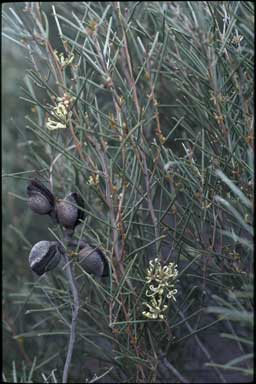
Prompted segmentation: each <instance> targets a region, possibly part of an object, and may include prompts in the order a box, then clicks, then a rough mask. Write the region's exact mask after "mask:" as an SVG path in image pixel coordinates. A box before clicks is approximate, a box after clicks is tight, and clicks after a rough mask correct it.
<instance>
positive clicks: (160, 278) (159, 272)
mask: <svg viewBox="0 0 256 384" xmlns="http://www.w3.org/2000/svg"><path fill="white" fill-rule="evenodd" d="M177 275H178V270H177V265H176V264H174V263H169V264H168V265H165V266H162V265H161V263H160V261H159V259H157V258H156V259H154V260H151V261H150V262H149V268H148V269H147V274H146V284H147V286H148V289H147V290H146V296H147V297H148V298H149V302H147V303H146V302H145V303H143V304H145V305H146V306H147V310H146V311H143V312H142V314H143V315H144V316H145V317H147V318H149V319H163V318H164V312H165V311H166V310H167V308H168V305H167V304H165V303H166V299H173V300H176V299H175V295H176V293H177V289H175V288H174V283H175V279H176V277H177Z"/></svg>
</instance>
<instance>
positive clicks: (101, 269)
mask: <svg viewBox="0 0 256 384" xmlns="http://www.w3.org/2000/svg"><path fill="white" fill-rule="evenodd" d="M78 260H79V263H80V265H81V266H82V268H83V269H84V270H85V271H86V272H87V273H90V274H93V275H96V276H108V275H109V265H108V262H107V260H106V257H105V256H104V254H103V253H102V252H101V250H100V249H98V248H92V247H91V246H90V245H89V244H86V245H85V246H84V247H83V248H82V249H81V250H80V252H79V254H78Z"/></svg>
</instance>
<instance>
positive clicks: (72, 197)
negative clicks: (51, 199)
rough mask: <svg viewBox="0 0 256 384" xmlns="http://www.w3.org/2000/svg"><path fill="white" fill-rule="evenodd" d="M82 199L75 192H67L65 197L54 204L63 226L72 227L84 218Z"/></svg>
mask: <svg viewBox="0 0 256 384" xmlns="http://www.w3.org/2000/svg"><path fill="white" fill-rule="evenodd" d="M83 206H84V204H83V199H82V198H81V196H80V195H79V194H78V193H76V192H71V193H69V194H68V195H67V196H66V197H65V199H63V200H60V201H59V202H58V203H57V205H56V211H57V218H58V221H59V223H60V224H61V225H63V227H65V228H68V229H74V228H75V226H76V225H78V224H80V220H83V219H84V211H82V210H81V209H79V207H81V208H83Z"/></svg>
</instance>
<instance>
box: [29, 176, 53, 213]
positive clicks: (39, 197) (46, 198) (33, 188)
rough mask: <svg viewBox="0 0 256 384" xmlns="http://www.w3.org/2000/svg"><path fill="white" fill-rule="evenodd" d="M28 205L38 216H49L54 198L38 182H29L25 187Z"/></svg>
mask: <svg viewBox="0 0 256 384" xmlns="http://www.w3.org/2000/svg"><path fill="white" fill-rule="evenodd" d="M27 194H28V205H29V207H30V209H32V211H34V212H36V213H38V214H39V215H47V214H51V213H52V211H53V210H54V196H53V194H52V193H51V192H50V191H49V189H48V188H46V187H45V186H44V185H43V184H42V183H41V182H40V181H38V180H31V181H30V183H29V185H28V186H27Z"/></svg>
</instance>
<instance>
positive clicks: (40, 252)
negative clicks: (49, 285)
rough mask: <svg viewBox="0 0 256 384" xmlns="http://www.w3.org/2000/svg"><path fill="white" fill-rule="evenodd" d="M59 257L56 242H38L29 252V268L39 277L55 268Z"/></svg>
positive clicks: (58, 246)
mask: <svg viewBox="0 0 256 384" xmlns="http://www.w3.org/2000/svg"><path fill="white" fill-rule="evenodd" d="M61 255H62V250H61V246H60V245H59V244H58V243H57V242H56V241H45V240H44V241H39V242H38V243H36V244H35V245H34V246H33V248H32V249H31V251H30V254H29V265H30V268H31V269H32V271H34V272H35V273H36V274H37V275H38V276H41V275H43V274H44V273H45V272H48V271H50V270H52V269H54V268H55V267H57V265H58V263H59V261H60V259H61Z"/></svg>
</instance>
